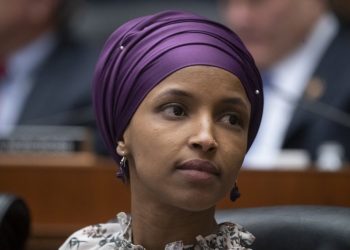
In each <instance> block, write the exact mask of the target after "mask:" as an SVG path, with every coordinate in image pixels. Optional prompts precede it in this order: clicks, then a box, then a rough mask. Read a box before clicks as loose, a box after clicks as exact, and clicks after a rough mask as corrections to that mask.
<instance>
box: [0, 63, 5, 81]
mask: <svg viewBox="0 0 350 250" xmlns="http://www.w3.org/2000/svg"><path fill="white" fill-rule="evenodd" d="M5 75H6V67H5V64H4V63H0V80H1V79H2V78H4V77H5Z"/></svg>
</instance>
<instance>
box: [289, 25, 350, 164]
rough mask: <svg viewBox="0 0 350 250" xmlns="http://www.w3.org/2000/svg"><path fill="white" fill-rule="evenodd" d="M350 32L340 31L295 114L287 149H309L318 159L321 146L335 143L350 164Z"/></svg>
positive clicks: (318, 67) (290, 126)
mask: <svg viewBox="0 0 350 250" xmlns="http://www.w3.org/2000/svg"><path fill="white" fill-rule="evenodd" d="M349 31H350V30H346V29H340V31H339V32H338V34H337V36H336V37H335V39H334V40H333V41H332V43H331V44H330V46H329V48H328V49H327V51H326V52H325V54H324V56H323V57H322V59H321V61H320V63H319V65H318V66H317V68H316V70H315V72H314V76H313V78H312V80H311V81H310V84H309V88H307V89H308V90H307V91H306V92H305V94H304V97H303V100H302V101H301V102H300V105H299V106H298V107H297V108H296V110H295V113H294V116H293V118H292V122H291V123H290V125H289V129H288V132H287V135H286V138H285V141H284V146H283V147H284V148H298V149H306V150H307V151H308V152H310V153H311V156H312V158H313V159H315V158H316V156H317V150H318V147H319V146H320V145H322V144H323V143H325V142H328V141H335V142H338V143H340V144H342V145H343V147H344V149H345V151H346V158H347V160H350V122H349V119H350V32H349ZM313 85H314V86H313ZM310 87H311V88H310ZM312 87H317V88H318V90H319V94H316V96H313V97H312V94H311V95H310V93H311V92H310V90H311V89H312ZM319 87H321V88H319ZM316 91H317V90H316ZM314 92H315V91H314ZM329 106H330V107H331V108H329ZM334 108H335V109H334ZM337 110H340V111H341V112H337ZM338 113H339V114H338ZM335 120H337V121H335Z"/></svg>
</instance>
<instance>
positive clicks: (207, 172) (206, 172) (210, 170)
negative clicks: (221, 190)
mask: <svg viewBox="0 0 350 250" xmlns="http://www.w3.org/2000/svg"><path fill="white" fill-rule="evenodd" d="M176 169H177V170H179V171H181V173H182V174H184V175H186V176H187V177H188V178H190V179H193V180H208V179H210V178H213V177H215V176H219V175H220V171H219V169H218V168H217V167H216V165H214V164H213V163H212V162H210V161H207V160H200V159H194V160H189V161H185V162H183V163H181V164H180V165H178V166H177V168H176Z"/></svg>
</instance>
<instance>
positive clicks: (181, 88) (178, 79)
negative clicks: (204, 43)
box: [149, 65, 250, 106]
mask: <svg viewBox="0 0 350 250" xmlns="http://www.w3.org/2000/svg"><path fill="white" fill-rule="evenodd" d="M214 94H215V97H216V98H221V99H225V98H226V99H227V98H229V97H232V96H234V97H241V98H242V99H243V100H242V101H243V102H244V103H245V104H246V105H247V106H250V104H249V100H248V97H247V95H246V93H245V90H244V87H243V86H242V84H241V81H240V80H239V79H238V78H237V77H236V76H235V75H233V74H232V73H230V72H228V71H226V70H223V69H221V68H218V67H213V66H205V65H198V66H189V67H185V68H183V69H180V70H178V71H176V72H174V73H172V74H171V75H169V76H168V77H167V78H165V79H164V80H163V81H161V82H160V83H159V84H158V85H157V86H156V87H155V88H154V89H153V90H151V92H150V93H149V96H150V97H155V98H159V97H160V96H179V97H189V98H194V97H196V96H197V97H198V96H202V97H203V98H210V97H214Z"/></svg>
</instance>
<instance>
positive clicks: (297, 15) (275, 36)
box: [222, 0, 325, 70]
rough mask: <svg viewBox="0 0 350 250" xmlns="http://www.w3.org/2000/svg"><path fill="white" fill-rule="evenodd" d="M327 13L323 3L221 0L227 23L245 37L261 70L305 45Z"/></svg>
mask: <svg viewBox="0 0 350 250" xmlns="http://www.w3.org/2000/svg"><path fill="white" fill-rule="evenodd" d="M324 11H325V3H324V0H224V1H222V12H223V15H224V18H225V21H226V23H227V24H228V26H230V27H231V28H232V29H233V30H234V31H236V32H237V33H238V35H239V36H240V37H241V38H242V40H243V42H244V43H245V44H246V46H247V48H248V49H249V51H250V52H251V53H252V55H253V57H254V59H255V60H256V63H257V65H258V67H259V68H260V69H262V70H264V69H266V68H269V67H270V66H271V65H273V64H274V63H276V62H277V61H279V60H281V59H283V57H285V56H287V55H288V54H289V53H290V52H291V51H293V50H294V49H296V48H297V47H298V46H299V45H300V44H301V43H303V41H304V39H305V38H306V37H307V35H308V33H309V31H310V30H311V29H312V28H313V26H314V24H315V22H316V21H317V20H318V18H319V17H320V16H321V14H322V13H323V12H324Z"/></svg>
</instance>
